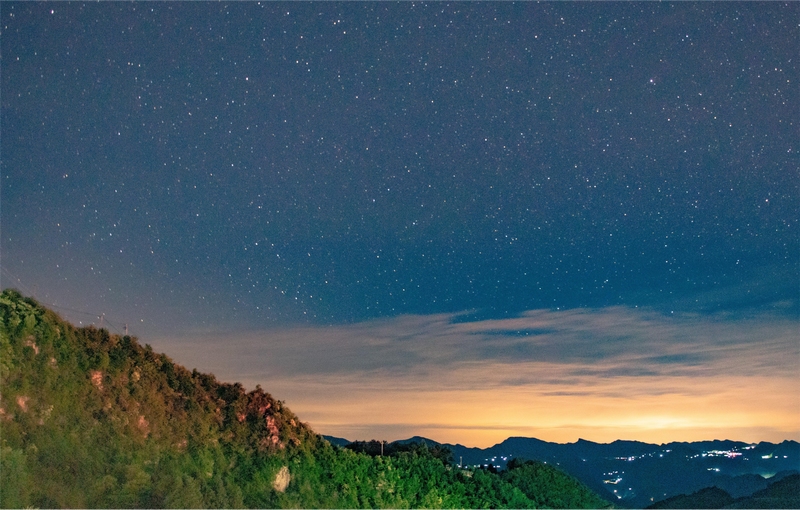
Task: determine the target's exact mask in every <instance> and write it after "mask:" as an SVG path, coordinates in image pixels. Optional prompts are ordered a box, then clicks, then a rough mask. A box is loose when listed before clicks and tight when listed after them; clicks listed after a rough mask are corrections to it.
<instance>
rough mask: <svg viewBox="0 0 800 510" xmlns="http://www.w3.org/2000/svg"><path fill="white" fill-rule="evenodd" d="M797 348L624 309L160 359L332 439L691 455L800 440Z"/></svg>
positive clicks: (219, 346) (389, 324)
mask: <svg viewBox="0 0 800 510" xmlns="http://www.w3.org/2000/svg"><path fill="white" fill-rule="evenodd" d="M797 340H798V324H797V323H796V322H794V321H791V320H789V319H787V318H786V317H785V316H781V315H768V314H762V315H760V316H750V317H748V318H745V319H740V320H734V319H732V318H730V317H722V316H709V315H680V316H665V315H662V314H658V313H655V312H651V311H643V310H639V309H630V308H622V307H616V308H606V309H599V310H584V309H581V310H571V311H550V310H532V311H529V312H526V313H524V314H522V315H521V316H519V317H515V318H508V319H493V320H481V321H474V322H464V321H463V318H461V317H459V316H456V315H445V314H442V315H427V316H402V317H396V318H392V319H385V320H375V321H370V322H365V323H360V324H353V325H341V326H331V327H298V328H291V329H285V330H274V331H259V332H247V333H235V334H229V335H214V334H208V335H203V336H195V337H192V338H171V339H163V341H162V342H161V343H160V344H158V345H157V347H159V348H160V349H163V350H165V351H166V352H168V353H170V354H171V355H173V356H174V358H175V359H176V360H177V361H178V362H180V363H183V364H186V365H188V366H190V367H194V366H196V367H198V368H200V369H202V370H207V371H211V372H213V373H215V374H216V375H217V376H218V377H220V378H222V379H223V380H231V381H233V380H236V381H241V382H243V383H244V384H245V385H247V386H250V387H252V386H254V385H255V384H261V385H262V386H263V387H264V388H265V389H267V390H268V391H270V392H272V393H273V394H274V395H275V396H276V397H278V398H282V399H285V400H286V401H287V402H288V403H289V405H290V406H291V407H292V409H293V410H295V412H297V413H298V414H300V416H301V417H303V418H304V419H306V420H309V421H311V423H312V425H316V426H317V427H318V428H320V429H321V431H322V432H323V433H332V434H335V433H337V431H338V432H339V433H342V432H344V431H348V430H349V431H360V432H362V433H363V432H365V431H370V430H371V431H373V432H372V434H367V435H370V436H376V437H377V436H379V435H381V434H380V432H383V433H384V434H389V433H391V431H393V430H404V431H414V432H413V433H417V431H424V430H428V431H436V430H439V432H438V433H439V434H443V433H444V432H441V431H443V430H449V431H450V432H449V433H451V434H455V435H456V436H458V437H463V438H468V437H474V438H478V435H474V434H473V433H474V431H475V430H477V429H480V430H482V431H483V436H481V437H483V438H488V437H490V436H492V437H494V436H497V434H502V433H504V432H506V431H508V432H509V433H515V431H516V433H520V432H522V431H524V430H529V429H530V428H531V427H533V428H534V429H536V430H538V431H539V433H540V434H539V435H540V437H543V436H546V435H548V434H549V435H550V438H559V439H567V438H568V436H569V434H573V435H574V434H576V433H579V432H578V431H581V430H582V431H584V432H583V435H584V436H591V435H592V432H591V431H592V430H594V434H595V436H596V437H595V438H596V439H614V438H615V437H611V436H609V435H608V434H620V433H622V432H624V434H623V435H624V436H625V437H629V438H630V437H639V438H649V439H651V440H653V437H654V435H657V434H661V436H663V440H665V441H666V440H671V439H683V438H684V437H683V436H684V435H685V434H683V433H681V432H680V431H681V430H683V431H684V433H688V431H693V432H692V433H693V434H700V435H701V436H703V437H711V436H713V437H718V436H720V435H725V434H724V433H723V430H725V429H726V427H729V428H731V429H737V430H740V433H742V432H741V430H753V431H755V430H756V428H758V430H760V431H761V432H760V433H763V429H764V427H767V428H769V429H771V430H772V432H771V436H770V437H769V438H765V437H753V438H742V439H776V438H777V436H778V435H782V436H783V437H786V436H791V437H797V436H798V434H800V432H799V431H800V406H798V403H800V402H799V401H798V398H797V397H796V395H798V394H800V378H798V370H797V369H798V366H800V365H799V363H800V347H799V346H798V341H797ZM556 431H558V432H556ZM752 433H753V434H754V433H755V432H752ZM469 434H473V435H472V436H470V435H469ZM669 434H673V436H675V435H676V434H678V435H681V437H668V436H669ZM401 435H402V434H401ZM359 437H366V436H364V435H363V434H361V435H360V436H359ZM569 437H571V436H569ZM617 437H620V436H617ZM543 438H545V439H547V438H548V437H543ZM590 438H591V437H590ZM443 439H448V438H443ZM497 439H498V440H500V439H502V437H497ZM448 440H449V439H448ZM481 440H483V441H485V439H475V441H481Z"/></svg>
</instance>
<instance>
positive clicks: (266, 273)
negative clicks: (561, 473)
mask: <svg viewBox="0 0 800 510" xmlns="http://www.w3.org/2000/svg"><path fill="white" fill-rule="evenodd" d="M798 15H800V6H798V4H792V3H777V2H776V3H766V4H765V3H758V4H755V3H738V2H737V3H730V4H724V3H658V4H656V3H637V2H630V3H561V2H558V3H528V2H525V3H505V2H504V3H410V2H405V3H389V2H383V3H338V2H330V3H279V2H276V3H272V2H267V3H255V2H245V3H227V4H226V3H177V2H169V3H161V2H146V3H136V2H132V3H117V2H114V3H99V4H98V3H92V4H83V3H76V2H71V3H50V2H37V3H15V2H2V3H1V4H0V17H1V19H2V25H0V26H1V27H2V38H0V45H1V48H0V49H2V61H0V65H2V73H1V74H2V76H1V77H0V80H1V85H2V97H1V100H2V113H1V118H0V121H1V123H0V130H1V132H0V135H1V136H0V158H1V161H2V169H1V171H0V227H2V233H1V234H0V257H1V258H0V263H1V264H2V274H0V284H2V286H3V287H4V288H5V287H15V288H17V289H19V290H21V291H22V292H23V293H25V294H28V295H34V296H35V297H36V298H37V299H39V300H40V301H41V302H42V303H44V304H46V305H48V306H51V307H52V308H53V309H55V310H56V311H58V312H59V313H61V314H62V316H64V317H65V318H67V319H69V320H71V321H73V322H74V323H76V324H84V325H85V324H96V325H99V324H100V322H99V321H100V320H101V319H100V316H101V315H102V316H103V318H102V321H103V322H102V325H103V327H108V328H109V329H111V331H112V332H122V331H123V330H124V328H125V327H126V325H127V327H128V328H129V331H130V332H131V334H133V335H136V336H138V337H139V339H140V341H141V342H142V343H150V344H151V345H153V347H154V348H156V349H158V350H161V351H164V352H167V353H168V354H169V355H170V356H172V357H173V358H174V359H175V361H177V362H178V363H181V364H184V365H186V366H188V367H190V368H192V367H197V368H198V369H202V370H205V371H211V372H213V373H215V374H216V375H217V376H218V377H220V378H221V379H223V380H227V381H242V382H244V383H245V385H246V386H247V387H249V388H252V387H254V386H255V385H256V384H261V385H262V386H263V387H264V388H265V389H266V390H267V391H270V392H271V393H273V394H274V395H275V396H276V398H280V399H283V400H286V402H287V404H288V405H289V407H291V408H292V409H293V410H294V411H295V412H296V413H297V414H299V415H300V417H301V418H302V419H304V420H308V421H309V422H310V424H311V425H312V426H313V427H314V428H315V429H316V430H318V431H319V432H321V433H326V434H332V435H340V436H345V437H348V438H349V439H368V438H372V437H375V438H383V439H390V440H391V439H399V438H402V437H408V436H411V435H414V434H421V435H427V436H428V437H432V438H434V439H437V440H440V441H448V442H456V441H461V442H464V443H466V444H470V445H476V446H487V445H490V444H493V443H494V442H499V441H501V440H502V439H504V438H505V437H507V436H510V435H526V436H535V437H539V438H541V439H546V440H558V441H574V440H576V439H577V438H578V437H583V438H586V439H592V440H603V441H611V440H614V439H617V438H624V439H644V440H650V441H655V442H659V441H671V440H692V439H710V438H720V439H722V438H725V437H729V438H731V439H740V440H782V439H787V438H793V439H800V397H798V396H797V395H800V377H799V376H798V366H800V346H799V345H800V342H798V337H799V336H800V335H799V333H798V331H800V320H798V316H799V315H800V283H799V282H800V264H799V259H800V242H798V240H799V239H798V219H799V218H800V190H799V189H798V182H800V175H798V174H799V172H798V168H800V165H799V164H798V163H799V162H800V161H799V160H798V141H799V140H800V137H798V124H797V122H798V121H797V119H798V113H800V112H799V111H798V99H799V98H798V85H797V84H798V78H799V77H798V65H797V55H798V54H799V53H798V50H800V44H798V38H797V24H796V20H797V19H798Z"/></svg>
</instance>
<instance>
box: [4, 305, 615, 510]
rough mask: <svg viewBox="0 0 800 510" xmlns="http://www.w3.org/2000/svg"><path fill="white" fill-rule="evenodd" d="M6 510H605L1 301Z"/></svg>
mask: <svg viewBox="0 0 800 510" xmlns="http://www.w3.org/2000/svg"><path fill="white" fill-rule="evenodd" d="M0 438H2V444H1V445H0V477H2V478H0V505H2V506H3V507H26V506H35V507H88V508H91V507H106V508H108V507H151V508H153V507H192V508H200V507H305V508H312V507H337V508H345V507H393V508H401V507H467V508H486V507H494V508H499V507H515V508H525V507H527V508H533V507H571V508H577V507H603V506H607V503H606V502H605V501H604V500H602V499H600V498H599V497H597V496H596V495H595V494H593V493H592V492H591V491H589V490H588V489H586V488H585V487H584V486H582V485H580V484H579V483H578V482H577V481H575V480H574V479H572V478H571V477H569V476H567V475H565V474H564V473H562V472H560V471H558V470H557V469H555V468H553V467H551V466H549V465H545V464H541V463H533V462H527V463H526V462H519V463H515V464H514V465H510V466H509V469H508V470H507V471H505V472H501V473H499V474H496V473H492V472H488V471H483V470H462V469H459V468H457V467H455V466H453V465H451V464H450V463H449V462H448V459H447V458H446V456H443V455H442V452H438V451H437V452H432V451H430V450H428V449H427V448H426V447H424V446H420V447H416V448H409V449H407V450H405V451H397V452H394V453H392V455H385V456H372V455H369V454H366V453H359V452H355V451H352V450H349V449H344V448H339V447H335V446H332V445H330V444H329V443H328V442H327V441H325V440H324V439H322V438H321V437H320V436H318V435H317V434H316V433H315V432H314V431H312V430H311V429H310V428H309V427H308V426H307V425H306V424H304V423H302V422H301V421H300V420H299V419H298V417H297V416H295V415H294V414H293V413H292V412H291V411H290V410H289V409H288V408H287V407H286V406H285V405H284V403H283V402H281V401H279V400H276V399H274V398H273V397H272V396H271V395H270V394H268V393H266V392H264V391H263V390H262V389H261V388H259V387H257V388H256V389H254V390H252V391H249V392H248V391H246V390H245V389H244V388H243V387H242V386H241V385H240V384H236V383H234V384H230V383H222V382H219V381H217V380H216V378H215V377H214V376H213V375H208V374H203V373H199V372H197V371H196V370H195V371H189V370H187V369H185V368H184V367H182V366H180V365H178V364H176V363H174V362H173V361H172V360H171V359H170V358H168V357H167V356H165V355H163V354H159V353H156V352H154V351H153V350H152V349H151V348H150V347H149V346H148V345H145V346H141V345H140V344H139V343H138V342H137V340H136V339H135V338H132V337H129V336H118V335H111V334H109V333H108V331H106V330H104V329H96V328H92V327H89V328H76V327H74V326H72V325H71V324H69V323H66V322H64V321H63V320H61V319H60V318H59V317H58V316H57V315H56V314H55V313H54V312H52V311H50V310H47V309H45V308H43V307H41V306H40V305H39V304H38V303H36V302H35V301H34V300H31V299H29V298H24V297H22V296H21V295H20V294H19V293H17V292H15V291H11V290H6V291H4V292H3V293H2V295H0Z"/></svg>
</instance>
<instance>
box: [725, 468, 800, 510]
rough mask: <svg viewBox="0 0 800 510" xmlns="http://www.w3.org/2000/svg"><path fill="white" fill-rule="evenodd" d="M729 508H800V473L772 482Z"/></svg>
mask: <svg viewBox="0 0 800 510" xmlns="http://www.w3.org/2000/svg"><path fill="white" fill-rule="evenodd" d="M728 508H800V474H793V475H789V476H787V477H785V478H783V479H781V480H778V481H776V482H774V483H771V484H770V485H769V486H768V487H767V488H766V489H762V490H760V491H758V492H756V493H754V494H753V495H752V496H749V497H746V498H741V499H738V500H736V501H735V502H734V503H733V504H731V505H730V506H729V507H728Z"/></svg>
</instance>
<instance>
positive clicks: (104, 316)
mask: <svg viewBox="0 0 800 510" xmlns="http://www.w3.org/2000/svg"><path fill="white" fill-rule="evenodd" d="M105 318H106V314H100V329H103V319H105Z"/></svg>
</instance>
